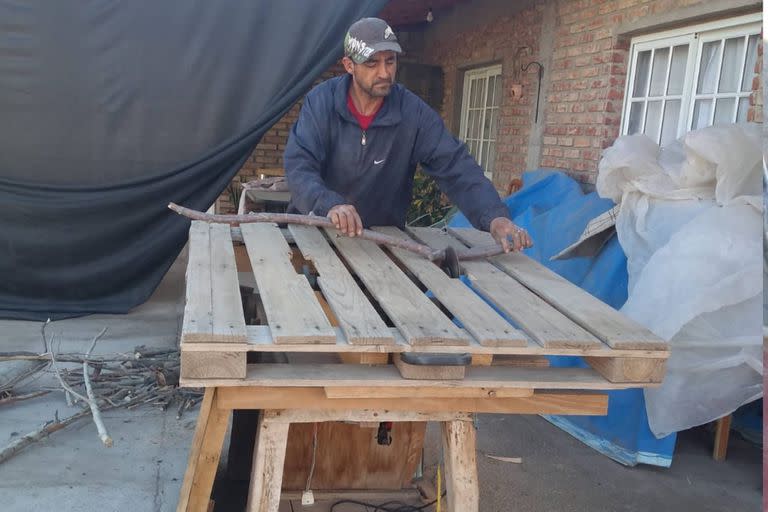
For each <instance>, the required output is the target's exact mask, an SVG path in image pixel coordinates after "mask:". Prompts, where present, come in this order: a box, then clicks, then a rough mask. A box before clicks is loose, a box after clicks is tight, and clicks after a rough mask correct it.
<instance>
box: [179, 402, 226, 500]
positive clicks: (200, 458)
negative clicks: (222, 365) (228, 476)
mask: <svg viewBox="0 0 768 512" xmlns="http://www.w3.org/2000/svg"><path fill="white" fill-rule="evenodd" d="M219 405H220V404H219V400H218V391H217V390H215V389H207V390H206V391H205V396H204V397H203V401H202V403H201V405H200V413H199V415H198V417H197V426H196V427H195V435H194V438H193V439H192V448H191V450H190V452H189V462H188V463H187V469H186V471H185V473H184V481H183V482H182V485H181V492H180V494H179V503H178V505H177V506H176V511H177V512H206V511H207V510H208V502H209V500H210V498H211V490H213V480H214V478H215V476H216V469H217V468H218V466H219V458H220V456H221V448H222V445H223V444H224V435H225V434H226V432H227V424H228V422H229V411H228V410H225V409H222V408H220V407H219Z"/></svg>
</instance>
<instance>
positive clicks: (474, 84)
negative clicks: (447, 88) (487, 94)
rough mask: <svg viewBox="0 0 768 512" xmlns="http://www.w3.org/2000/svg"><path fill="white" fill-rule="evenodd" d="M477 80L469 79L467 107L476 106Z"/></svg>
mask: <svg viewBox="0 0 768 512" xmlns="http://www.w3.org/2000/svg"><path fill="white" fill-rule="evenodd" d="M476 91H477V80H476V79H474V78H470V79H469V98H467V108H472V107H474V101H475V96H477V92H476Z"/></svg>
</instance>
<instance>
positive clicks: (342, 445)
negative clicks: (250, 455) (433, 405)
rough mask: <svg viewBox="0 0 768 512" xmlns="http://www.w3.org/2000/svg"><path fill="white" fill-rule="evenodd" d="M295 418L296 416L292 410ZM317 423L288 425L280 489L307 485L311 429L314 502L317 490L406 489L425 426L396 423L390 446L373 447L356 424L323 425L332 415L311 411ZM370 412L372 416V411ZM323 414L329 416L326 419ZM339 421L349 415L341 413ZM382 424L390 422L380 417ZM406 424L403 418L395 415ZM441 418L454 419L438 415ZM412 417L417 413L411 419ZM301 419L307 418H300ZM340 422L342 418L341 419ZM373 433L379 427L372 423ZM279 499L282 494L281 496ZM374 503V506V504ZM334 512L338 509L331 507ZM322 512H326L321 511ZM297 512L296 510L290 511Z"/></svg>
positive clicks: (371, 434) (370, 438) (370, 436)
mask: <svg viewBox="0 0 768 512" xmlns="http://www.w3.org/2000/svg"><path fill="white" fill-rule="evenodd" d="M295 411H296V412H302V413H304V412H305V411H301V410H298V409H296V410H295ZM306 412H307V413H308V414H310V415H311V414H316V415H317V419H318V420H320V422H319V423H292V424H291V427H290V430H289V434H288V449H287V453H286V461H285V470H284V473H283V489H301V490H303V489H304V488H305V486H306V484H307V478H308V476H309V469H310V465H311V462H312V452H313V450H312V444H313V443H312V440H313V437H314V436H313V434H314V427H315V425H317V452H316V457H315V460H316V464H315V471H314V473H313V475H312V483H311V487H312V490H313V492H314V494H315V501H316V502H317V501H319V496H321V493H319V492H316V491H318V490H322V489H329V490H330V489H346V490H350V489H379V490H384V489H400V488H402V487H403V485H404V483H406V482H407V483H410V480H411V479H412V478H413V475H414V472H415V466H414V463H413V460H414V459H415V460H416V461H417V462H418V459H419V458H420V455H421V451H422V447H423V444H424V432H425V425H426V423H424V422H423V421H422V422H411V421H398V422H396V423H393V425H392V431H391V433H392V444H390V445H388V446H382V445H379V444H378V443H377V442H376V431H375V430H371V429H364V428H360V426H359V425H360V424H358V423H342V422H338V421H324V419H325V418H331V419H333V418H338V417H339V416H340V415H336V414H334V413H335V411H323V410H313V411H306ZM373 412H376V411H373ZM326 413H330V414H329V415H326ZM340 413H341V415H344V416H345V415H348V414H355V413H356V411H350V410H343V411H340ZM386 414H387V415H386V416H383V418H384V420H385V421H387V418H390V417H395V416H394V413H392V412H390V411H386ZM400 414H401V415H403V416H402V417H403V418H407V417H408V414H409V413H407V412H404V411H403V412H400ZM438 414H443V415H445V416H449V415H455V413H438ZM413 416H414V417H416V416H417V413H414V414H413ZM305 417H306V418H309V417H311V416H309V415H305ZM342 417H343V416H342ZM375 425H376V427H375V428H378V425H379V422H378V421H376V422H375ZM283 494H284V495H285V492H283ZM377 502H378V501H377ZM337 509H338V507H337ZM326 510H327V509H326ZM296 511H297V512H299V507H296Z"/></svg>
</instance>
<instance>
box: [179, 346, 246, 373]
mask: <svg viewBox="0 0 768 512" xmlns="http://www.w3.org/2000/svg"><path fill="white" fill-rule="evenodd" d="M245 368H246V353H245V352H182V353H181V378H182V379H244V378H245Z"/></svg>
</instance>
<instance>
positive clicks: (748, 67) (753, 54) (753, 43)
mask: <svg viewBox="0 0 768 512" xmlns="http://www.w3.org/2000/svg"><path fill="white" fill-rule="evenodd" d="M758 38H759V36H758V35H757V34H755V35H752V36H749V45H748V46H747V60H746V62H745V63H744V78H743V80H742V81H741V90H742V91H743V92H747V91H751V90H752V79H753V78H754V77H755V63H757V41H758ZM744 119H746V117H745V118H744Z"/></svg>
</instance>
